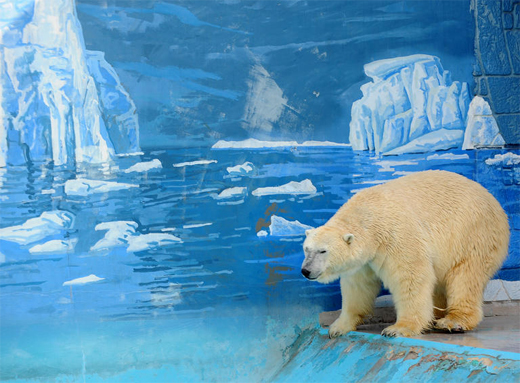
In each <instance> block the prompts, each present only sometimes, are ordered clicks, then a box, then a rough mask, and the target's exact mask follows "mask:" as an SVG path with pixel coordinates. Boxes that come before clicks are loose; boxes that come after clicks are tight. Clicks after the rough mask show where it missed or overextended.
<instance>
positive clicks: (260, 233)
mask: <svg viewBox="0 0 520 383" xmlns="http://www.w3.org/2000/svg"><path fill="white" fill-rule="evenodd" d="M268 235H269V233H268V232H267V231H265V230H260V231H259V232H258V233H256V236H257V237H267V236H268Z"/></svg>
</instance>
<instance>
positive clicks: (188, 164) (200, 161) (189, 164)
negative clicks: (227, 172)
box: [173, 160, 217, 168]
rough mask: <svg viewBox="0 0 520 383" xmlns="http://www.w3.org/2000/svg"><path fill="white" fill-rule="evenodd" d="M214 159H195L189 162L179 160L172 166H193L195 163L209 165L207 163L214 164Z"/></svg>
mask: <svg viewBox="0 0 520 383" xmlns="http://www.w3.org/2000/svg"><path fill="white" fill-rule="evenodd" d="M216 163H217V161H216V160H197V161H190V162H181V163H179V164H174V165H173V167H174V168H183V167H186V166H195V165H209V164H216Z"/></svg>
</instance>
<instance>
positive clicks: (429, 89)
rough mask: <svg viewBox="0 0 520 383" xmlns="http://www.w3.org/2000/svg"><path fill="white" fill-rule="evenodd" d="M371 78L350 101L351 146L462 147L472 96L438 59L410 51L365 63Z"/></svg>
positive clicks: (398, 150)
mask: <svg viewBox="0 0 520 383" xmlns="http://www.w3.org/2000/svg"><path fill="white" fill-rule="evenodd" d="M364 70H365V74H366V75H367V76H369V77H370V78H371V79H372V82H369V83H367V84H364V85H363V86H362V87H361V91H362V92H363V97H362V98H361V99H360V100H357V101H356V102H354V103H353V105H352V120H351V122H350V137H349V138H350V143H351V144H352V148H353V149H354V150H371V151H375V152H377V153H383V154H402V153H414V152H426V151H430V150H443V149H450V148H454V147H460V146H461V145H462V142H463V138H464V129H465V125H466V118H467V113H468V107H469V104H470V96H469V90H468V85H467V83H461V82H458V81H452V80H451V75H450V72H449V71H446V70H444V68H443V67H442V64H441V62H440V60H439V58H437V57H435V56H429V55H422V54H417V55H412V56H406V57H397V58H393V59H386V60H379V61H375V62H372V63H369V64H367V65H365V67H364Z"/></svg>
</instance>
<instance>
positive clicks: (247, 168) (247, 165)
mask: <svg viewBox="0 0 520 383" xmlns="http://www.w3.org/2000/svg"><path fill="white" fill-rule="evenodd" d="M226 170H227V172H228V173H229V175H231V176H243V175H246V174H251V173H253V172H254V171H255V170H256V168H255V165H253V163H251V162H244V163H243V164H242V165H236V166H230V167H228V168H226Z"/></svg>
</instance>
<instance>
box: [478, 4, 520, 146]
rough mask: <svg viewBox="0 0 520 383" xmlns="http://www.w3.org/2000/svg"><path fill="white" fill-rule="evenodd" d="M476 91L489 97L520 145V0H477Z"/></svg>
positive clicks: (500, 121) (503, 129)
mask: <svg viewBox="0 0 520 383" xmlns="http://www.w3.org/2000/svg"><path fill="white" fill-rule="evenodd" d="M472 7H473V14H474V16H475V24H476V37H475V57H476V67H475V71H474V75H475V80H476V88H475V94H478V95H481V96H484V97H485V98H486V99H487V100H489V102H490V105H491V107H492V108H493V112H494V114H495V118H496V120H497V123H498V125H499V127H500V130H501V132H502V135H503V136H504V139H505V140H506V142H507V143H510V144H516V145H519V144H520V128H519V127H520V92H519V91H518V90H519V89H520V1H517V0H473V1H472Z"/></svg>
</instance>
